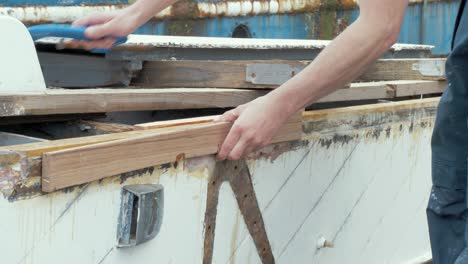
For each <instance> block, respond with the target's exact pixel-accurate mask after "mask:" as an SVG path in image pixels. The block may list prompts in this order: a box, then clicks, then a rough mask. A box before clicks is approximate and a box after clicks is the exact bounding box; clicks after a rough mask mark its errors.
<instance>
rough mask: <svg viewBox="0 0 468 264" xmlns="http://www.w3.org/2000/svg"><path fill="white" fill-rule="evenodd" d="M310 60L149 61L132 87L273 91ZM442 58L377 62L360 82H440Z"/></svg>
mask: <svg viewBox="0 0 468 264" xmlns="http://www.w3.org/2000/svg"><path fill="white" fill-rule="evenodd" d="M309 63H310V61H267V62H266V61H152V62H146V63H145V64H144V67H143V70H142V71H141V72H140V74H139V76H138V78H136V79H135V80H134V81H133V84H134V85H142V86H152V87H164V88H167V87H194V88H199V87H204V88H210V87H221V88H222V87H226V88H246V89H253V88H276V87H278V86H279V85H281V84H282V83H284V82H286V81H287V80H288V79H290V78H291V77H293V76H294V75H296V74H298V73H299V72H300V71H301V70H302V69H303V68H305V67H306V66H307V65H308V64H309ZM444 79H445V59H439V58H435V59H388V60H379V61H377V62H376V63H374V64H373V65H372V66H371V67H369V69H368V70H367V71H366V72H365V73H364V74H363V75H362V76H361V77H359V78H358V80H360V81H393V80H444Z"/></svg>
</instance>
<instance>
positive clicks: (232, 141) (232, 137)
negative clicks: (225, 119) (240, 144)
mask: <svg viewBox="0 0 468 264" xmlns="http://www.w3.org/2000/svg"><path fill="white" fill-rule="evenodd" d="M241 132H242V131H241V129H240V128H239V127H238V126H236V125H234V126H233V127H232V128H231V130H229V133H228V135H227V137H226V139H225V140H224V142H223V144H222V146H221V148H220V149H219V152H218V155H217V156H216V158H217V159H218V160H225V159H226V158H227V156H228V154H229V153H231V151H232V149H233V148H234V146H235V145H236V144H237V141H239V138H240V136H241Z"/></svg>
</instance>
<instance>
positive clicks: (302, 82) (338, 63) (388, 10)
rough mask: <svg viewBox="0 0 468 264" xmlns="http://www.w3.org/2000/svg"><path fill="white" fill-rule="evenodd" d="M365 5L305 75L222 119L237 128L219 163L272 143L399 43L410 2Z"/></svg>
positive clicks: (366, 0) (373, 0) (365, 0)
mask: <svg viewBox="0 0 468 264" xmlns="http://www.w3.org/2000/svg"><path fill="white" fill-rule="evenodd" d="M359 4H360V15H359V18H358V19H357V20H356V21H355V22H354V23H353V24H352V25H351V26H349V27H348V28H347V29H346V30H345V31H344V32H343V33H342V34H341V35H339V36H338V37H337V38H336V39H335V40H334V41H332V43H331V44H330V45H329V46H328V47H326V48H325V49H324V50H323V51H322V52H321V53H320V55H319V56H318V57H317V58H316V59H315V60H314V61H313V62H312V63H311V64H310V65H309V66H307V67H306V68H305V69H304V70H303V71H302V72H301V73H300V74H298V75H296V76H295V77H294V78H292V79H290V80H289V81H288V82H286V83H285V84H283V85H282V86H281V87H279V88H277V89H276V90H274V91H273V92H271V93H269V94H268V95H266V96H264V97H262V98H259V99H257V100H255V101H253V102H251V103H249V104H246V105H243V106H240V107H238V108H236V109H234V110H231V111H229V112H226V113H225V114H224V115H223V116H222V117H221V121H231V122H233V121H234V125H233V127H232V129H231V131H230V132H229V134H228V136H227V138H226V140H225V141H224V143H223V145H222V147H221V149H220V151H219V153H218V158H219V159H226V158H228V159H239V158H240V157H242V156H244V155H246V154H248V153H249V152H251V151H253V150H255V149H257V148H259V147H262V146H264V145H266V144H268V143H269V142H270V141H271V139H272V137H273V136H274V134H275V133H276V131H277V130H278V129H279V127H280V126H281V125H282V124H283V123H284V122H285V121H286V120H287V118H288V117H289V116H291V115H292V114H293V113H295V112H297V111H298V110H300V109H301V108H304V107H305V106H307V105H309V104H311V103H313V102H315V101H317V100H318V99H320V98H322V97H324V96H326V95H327V94H329V93H331V92H333V91H334V90H336V89H337V88H340V87H342V86H343V85H344V84H346V83H348V82H350V81H352V80H353V79H355V78H357V77H358V76H359V74H360V73H362V72H363V70H364V69H365V68H366V66H367V65H369V64H370V63H372V62H373V61H375V60H376V59H378V58H379V57H380V56H382V55H383V53H385V52H386V51H387V50H388V49H389V48H390V47H391V46H392V45H393V44H394V43H395V42H396V41H397V38H398V33H399V30H400V27H401V23H402V20H403V16H404V12H405V9H406V7H407V5H408V0H361V1H360V2H359Z"/></svg>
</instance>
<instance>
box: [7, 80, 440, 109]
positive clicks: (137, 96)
mask: <svg viewBox="0 0 468 264" xmlns="http://www.w3.org/2000/svg"><path fill="white" fill-rule="evenodd" d="M445 86H446V83H445V81H442V82H440V81H424V80H416V81H414V80H413V81H387V82H369V83H353V84H351V86H350V88H346V89H339V90H337V91H336V92H335V93H333V94H331V95H329V96H327V97H325V98H323V99H322V100H320V101H319V102H339V101H352V100H366V99H390V98H395V97H399V96H409V95H417V94H432V93H438V92H442V91H443V89H444V88H445ZM266 93H267V91H266V90H247V89H216V88H196V89H195V88H173V89H81V90H66V89H50V90H48V91H47V92H46V93H21V94H0V117H9V116H30V115H34V116H36V115H57V114H72V113H96V112H120V111H144V110H169V109H202V108H227V107H236V106H238V105H241V104H244V103H247V102H249V101H251V100H253V99H255V98H257V97H259V96H262V95H265V94H266Z"/></svg>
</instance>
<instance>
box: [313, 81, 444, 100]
mask: <svg viewBox="0 0 468 264" xmlns="http://www.w3.org/2000/svg"><path fill="white" fill-rule="evenodd" d="M445 87H447V83H446V82H445V81H383V82H372V83H353V84H351V87H350V88H349V89H340V90H337V91H336V92H334V93H332V94H330V95H328V96H326V97H324V98H322V99H320V100H319V101H318V102H319V103H325V102H341V101H357V100H372V99H392V98H397V97H405V96H414V95H424V94H437V93H442V92H443V90H444V89H445Z"/></svg>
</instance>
